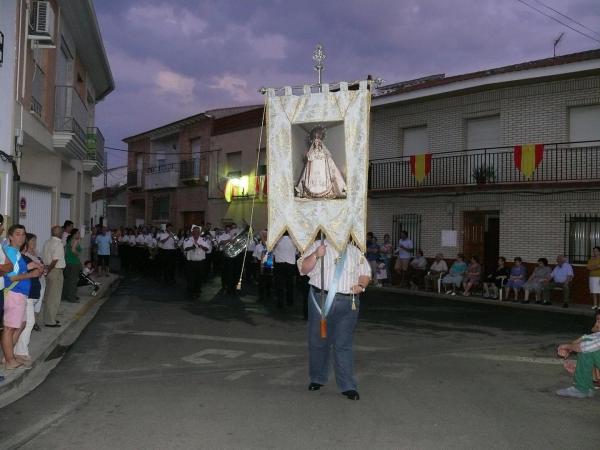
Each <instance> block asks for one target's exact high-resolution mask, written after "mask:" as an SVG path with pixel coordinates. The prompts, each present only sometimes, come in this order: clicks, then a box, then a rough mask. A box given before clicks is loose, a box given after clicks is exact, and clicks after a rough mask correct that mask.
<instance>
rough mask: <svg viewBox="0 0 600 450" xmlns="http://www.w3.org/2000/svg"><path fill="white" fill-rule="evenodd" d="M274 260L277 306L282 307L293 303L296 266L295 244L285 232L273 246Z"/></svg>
mask: <svg viewBox="0 0 600 450" xmlns="http://www.w3.org/2000/svg"><path fill="white" fill-rule="evenodd" d="M273 258H274V261H275V269H274V270H275V272H274V275H275V289H276V291H277V307H278V308H283V306H284V302H285V304H286V305H287V306H292V305H293V304H294V281H295V278H296V274H297V273H298V269H297V268H296V246H295V245H294V242H293V241H292V239H291V238H290V236H289V235H288V233H287V232H285V233H284V235H283V236H281V239H279V241H278V242H277V244H276V245H275V247H274V248H273Z"/></svg>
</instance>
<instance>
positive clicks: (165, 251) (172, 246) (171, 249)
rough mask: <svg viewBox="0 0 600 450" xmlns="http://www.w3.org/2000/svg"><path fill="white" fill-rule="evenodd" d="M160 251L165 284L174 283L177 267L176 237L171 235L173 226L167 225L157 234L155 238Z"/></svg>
mask: <svg viewBox="0 0 600 450" xmlns="http://www.w3.org/2000/svg"><path fill="white" fill-rule="evenodd" d="M156 240H157V241H158V248H159V249H160V252H159V254H160V264H161V265H162V269H163V275H164V278H165V282H167V283H168V284H174V283H175V267H176V265H177V250H176V249H177V242H178V239H177V236H175V235H174V234H173V225H171V224H170V223H168V224H167V226H166V229H165V230H164V231H161V232H160V233H158V236H157V238H156Z"/></svg>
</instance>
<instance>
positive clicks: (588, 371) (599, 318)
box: [556, 312, 600, 398]
mask: <svg viewBox="0 0 600 450" xmlns="http://www.w3.org/2000/svg"><path fill="white" fill-rule="evenodd" d="M557 353H558V355H559V356H561V357H563V358H565V359H566V358H567V357H568V356H569V354H571V353H577V365H576V366H575V372H574V375H573V381H574V383H575V386H571V387H568V388H564V389H559V390H558V391H556V394H557V395H560V396H561V397H574V398H586V397H593V395H594V378H593V375H594V368H596V369H600V312H598V313H596V322H595V323H594V326H593V327H592V334H587V335H584V336H581V337H580V338H579V339H577V340H575V341H573V342H571V343H570V344H562V345H559V346H558V350H557ZM567 363H568V362H567V361H566V362H565V367H566V368H567V370H570V369H572V365H571V364H567Z"/></svg>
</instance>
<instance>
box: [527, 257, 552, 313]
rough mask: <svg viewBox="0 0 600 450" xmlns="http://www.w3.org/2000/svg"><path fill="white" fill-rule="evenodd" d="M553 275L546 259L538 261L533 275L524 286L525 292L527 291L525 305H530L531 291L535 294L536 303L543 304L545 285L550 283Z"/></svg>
mask: <svg viewBox="0 0 600 450" xmlns="http://www.w3.org/2000/svg"><path fill="white" fill-rule="evenodd" d="M551 273H552V269H551V268H550V267H548V260H547V259H546V258H540V259H538V264H537V266H536V268H535V269H533V273H532V274H531V276H530V277H529V279H528V280H527V282H526V283H525V284H524V285H523V290H524V291H525V298H524V299H523V303H529V294H530V293H531V291H534V292H535V302H536V303H542V289H543V288H544V284H546V283H547V282H548V278H549V277H550V274H551Z"/></svg>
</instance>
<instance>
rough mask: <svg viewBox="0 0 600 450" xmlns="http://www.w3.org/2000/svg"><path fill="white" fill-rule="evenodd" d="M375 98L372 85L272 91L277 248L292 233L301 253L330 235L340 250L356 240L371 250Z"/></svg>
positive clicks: (270, 166)
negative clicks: (371, 116) (368, 238)
mask: <svg viewBox="0 0 600 450" xmlns="http://www.w3.org/2000/svg"><path fill="white" fill-rule="evenodd" d="M370 100H371V92H370V90H369V88H368V82H367V81H361V82H360V83H359V85H358V89H355V88H353V89H348V83H340V87H339V90H336V91H335V92H330V91H329V86H328V85H327V84H323V85H322V91H321V92H312V90H311V87H310V86H304V90H303V94H301V95H294V94H293V91H292V88H291V87H286V88H284V92H283V95H276V93H275V91H274V90H273V89H267V90H266V108H267V112H266V116H267V118H266V120H267V136H268V138H267V156H268V163H267V171H268V172H267V183H266V184H268V187H267V190H268V195H269V202H268V211H269V220H268V228H269V234H268V238H267V248H268V249H269V250H271V249H272V248H273V246H274V245H275V244H276V243H277V241H278V240H279V238H280V237H281V236H282V235H283V233H284V232H285V231H288V232H289V235H290V237H291V238H292V240H293V241H294V243H295V244H296V246H297V247H298V249H299V250H300V251H304V250H305V249H306V248H307V247H308V246H309V245H310V244H311V243H312V242H314V240H315V239H316V238H317V237H318V235H319V232H320V231H323V232H324V233H325V235H326V236H327V239H328V240H329V242H330V244H331V245H333V246H334V247H335V248H336V249H337V250H338V251H341V250H343V249H344V248H345V247H346V245H347V243H348V241H349V239H350V237H352V239H353V240H354V242H355V243H356V244H357V246H358V247H359V248H360V249H361V250H362V251H366V217H367V169H368V164H369V109H370ZM265 194H266V192H265Z"/></svg>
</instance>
